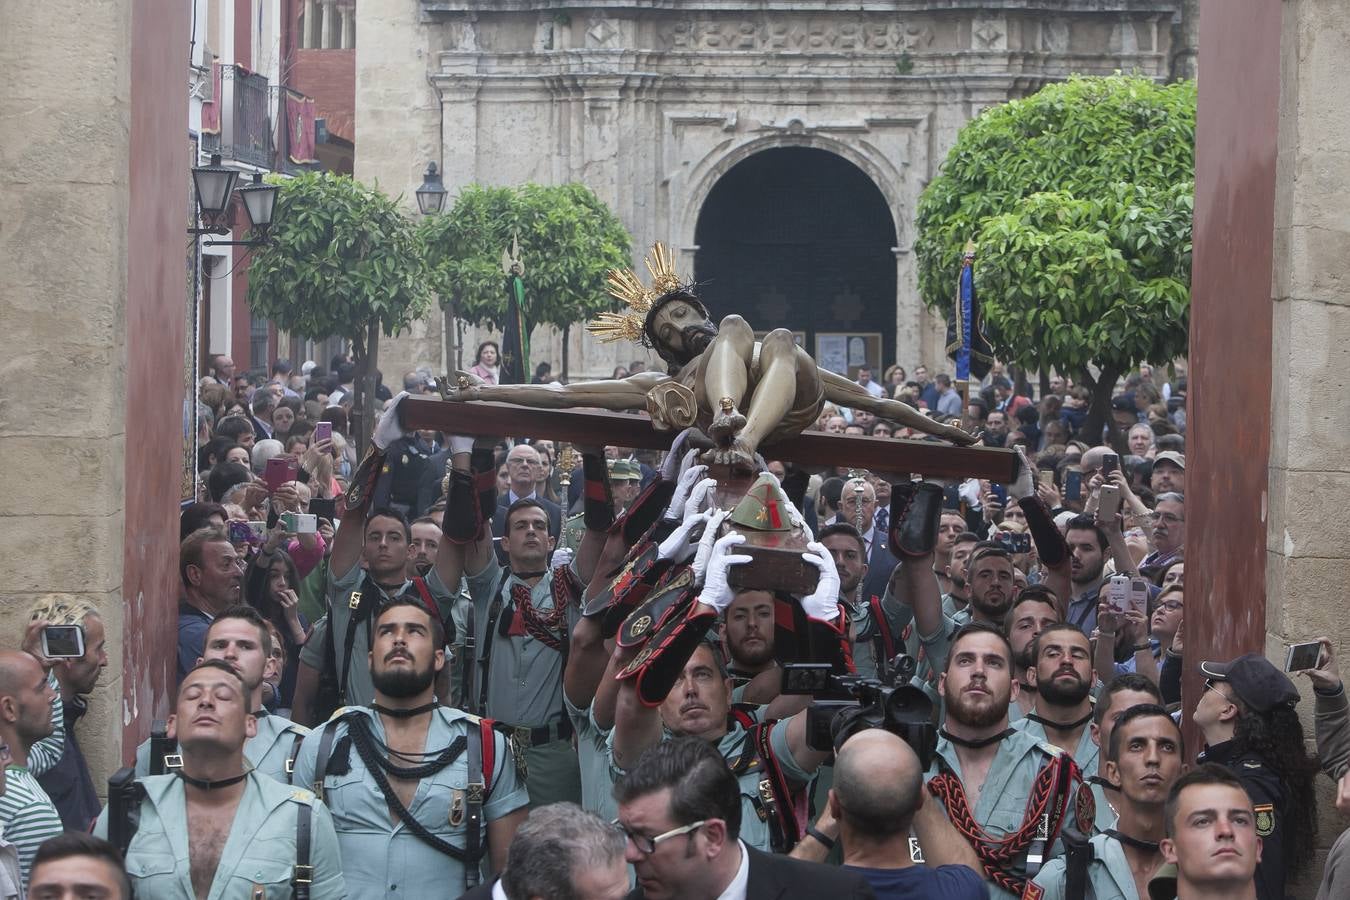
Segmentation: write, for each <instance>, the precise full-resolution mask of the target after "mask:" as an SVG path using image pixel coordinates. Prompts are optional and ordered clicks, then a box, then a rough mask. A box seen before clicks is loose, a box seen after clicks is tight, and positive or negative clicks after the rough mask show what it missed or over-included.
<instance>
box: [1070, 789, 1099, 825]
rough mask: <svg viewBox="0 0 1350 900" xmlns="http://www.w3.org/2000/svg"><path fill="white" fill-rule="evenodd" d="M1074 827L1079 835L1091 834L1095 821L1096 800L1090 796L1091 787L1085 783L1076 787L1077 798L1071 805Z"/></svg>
mask: <svg viewBox="0 0 1350 900" xmlns="http://www.w3.org/2000/svg"><path fill="white" fill-rule="evenodd" d="M1073 815H1074V826H1075V827H1076V828H1077V829H1078V831H1079V833H1081V834H1085V835H1090V834H1092V828H1093V823H1094V822H1096V821H1097V798H1096V797H1094V796H1093V795H1092V785H1090V784H1088V783H1087V782H1086V781H1085V782H1083V783H1082V784H1080V785H1078V796H1076V797H1075V798H1074V803H1073Z"/></svg>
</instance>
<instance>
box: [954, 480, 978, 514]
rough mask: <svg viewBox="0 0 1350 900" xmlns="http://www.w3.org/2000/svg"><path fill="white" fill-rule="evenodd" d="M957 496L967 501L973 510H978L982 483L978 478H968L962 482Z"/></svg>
mask: <svg viewBox="0 0 1350 900" xmlns="http://www.w3.org/2000/svg"><path fill="white" fill-rule="evenodd" d="M957 494H958V495H959V496H960V498H961V499H962V500H964V501H966V506H969V507H970V508H971V509H978V508H979V506H980V482H979V479H977V478H967V479H966V480H965V481H963V482H961V486H960V487H959V488H957Z"/></svg>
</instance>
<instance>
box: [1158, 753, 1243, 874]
mask: <svg viewBox="0 0 1350 900" xmlns="http://www.w3.org/2000/svg"><path fill="white" fill-rule="evenodd" d="M1165 810H1166V811H1165V815H1166V816H1167V821H1166V822H1165V824H1166V826H1167V837H1166V838H1164V839H1163V841H1162V852H1163V858H1164V859H1165V860H1167V864H1166V865H1164V866H1163V867H1162V868H1160V869H1159V870H1158V874H1157V875H1155V876H1153V880H1152V881H1150V882H1149V886H1148V888H1149V896H1150V897H1152V898H1153V900H1172V898H1175V897H1181V898H1184V900H1189V898H1192V897H1223V898H1225V900H1257V898H1258V897H1260V896H1261V878H1260V875H1259V874H1258V861H1259V860H1260V859H1261V858H1262V856H1263V851H1264V847H1263V846H1262V843H1261V839H1260V837H1259V832H1260V828H1261V826H1260V818H1259V814H1258V813H1257V811H1256V810H1255V809H1254V808H1253V805H1252V798H1251V796H1250V795H1249V794H1248V793H1247V789H1246V787H1245V786H1244V785H1243V783H1242V781H1240V780H1239V779H1238V777H1237V776H1236V775H1234V774H1233V772H1232V770H1231V769H1229V768H1228V767H1227V766H1222V765H1218V764H1217V763H1201V764H1200V765H1198V766H1196V767H1195V768H1193V769H1191V770H1190V771H1189V772H1187V773H1186V774H1185V775H1182V776H1181V777H1180V778H1178V779H1177V782H1176V784H1174V785H1172V792H1171V793H1170V794H1168V796H1167V806H1166V807H1165Z"/></svg>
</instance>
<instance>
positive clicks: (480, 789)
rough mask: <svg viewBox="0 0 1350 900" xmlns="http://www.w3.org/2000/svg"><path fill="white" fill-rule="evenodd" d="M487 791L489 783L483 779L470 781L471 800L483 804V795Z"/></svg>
mask: <svg viewBox="0 0 1350 900" xmlns="http://www.w3.org/2000/svg"><path fill="white" fill-rule="evenodd" d="M486 792H487V785H485V784H484V783H483V782H481V781H470V782H469V802H470V803H474V804H477V805H479V806H481V805H482V804H483V795H484V794H485V793H486Z"/></svg>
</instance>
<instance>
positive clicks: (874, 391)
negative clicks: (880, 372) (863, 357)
mask: <svg viewBox="0 0 1350 900" xmlns="http://www.w3.org/2000/svg"><path fill="white" fill-rule="evenodd" d="M858 387H860V388H862V389H863V390H865V391H867V393H869V394H871V395H872V396H873V397H880V396H882V395H883V394H885V389H884V388H882V386H881V385H879V384H877V383H876V382H875V381H873V380H872V367H871V366H861V367H860V368H859V369H858Z"/></svg>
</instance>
